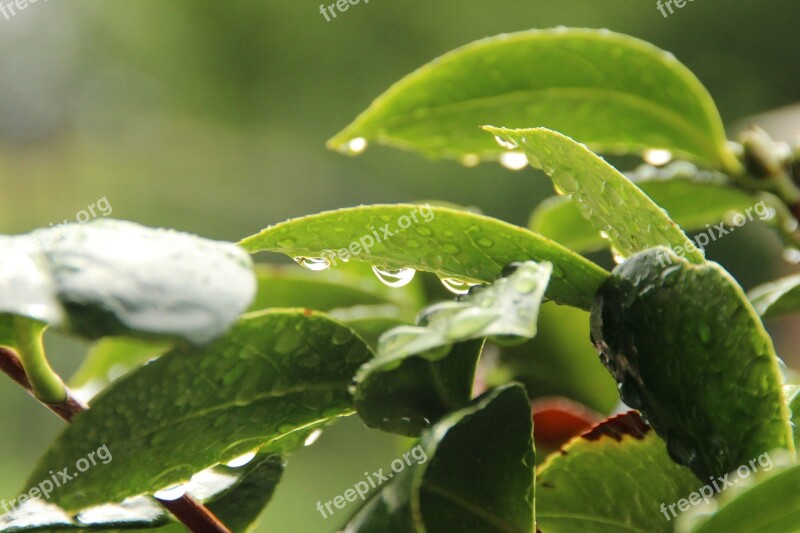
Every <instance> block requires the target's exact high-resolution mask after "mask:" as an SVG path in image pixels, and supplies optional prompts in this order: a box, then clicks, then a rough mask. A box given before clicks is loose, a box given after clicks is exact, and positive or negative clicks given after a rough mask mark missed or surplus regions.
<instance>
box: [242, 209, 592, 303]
mask: <svg viewBox="0 0 800 533" xmlns="http://www.w3.org/2000/svg"><path fill="white" fill-rule="evenodd" d="M423 209H427V210H429V211H427V212H428V213H429V214H430V215H431V216H430V217H429V221H427V222H425V221H424V220H420V221H419V223H417V224H415V225H413V226H411V227H409V228H407V229H406V230H402V231H397V230H398V226H397V225H396V222H394V223H393V222H392V221H398V220H399V219H400V218H401V217H403V216H408V215H409V213H410V212H412V211H414V210H423ZM384 226H385V227H387V229H388V230H389V231H397V232H396V233H395V234H393V235H392V236H391V237H390V238H386V239H382V240H381V241H380V242H376V243H374V246H372V247H371V248H370V251H369V253H360V254H357V255H354V256H353V257H351V258H350V259H351V260H352V261H365V262H368V263H370V264H372V265H374V266H386V267H390V268H406V267H409V268H414V269H417V270H423V271H428V272H434V273H436V274H438V275H439V276H440V277H443V278H460V279H464V280H465V281H477V282H490V281H492V280H494V279H495V278H496V277H497V276H498V275H500V273H501V271H502V269H503V267H504V266H506V265H507V264H509V263H511V262H514V261H526V260H534V261H540V262H543V261H547V262H550V263H552V264H553V276H552V280H551V282H550V285H549V286H548V292H547V297H548V298H550V299H552V300H555V301H557V302H559V303H564V304H568V305H573V306H576V307H581V308H584V309H588V308H589V307H590V305H591V304H590V302H591V295H592V294H594V292H595V291H596V290H597V287H599V285H600V284H601V283H602V282H603V280H604V279H605V278H606V277H607V273H606V272H605V271H604V270H603V269H601V268H600V267H598V266H597V265H595V264H594V263H592V262H590V261H588V260H586V259H584V258H582V257H581V256H579V255H577V254H575V253H573V252H571V251H570V250H567V249H566V248H564V247H562V246H560V245H558V244H556V243H554V242H552V241H550V240H548V239H545V238H543V237H541V236H539V235H537V234H535V233H533V232H530V231H528V230H525V229H523V228H520V227H517V226H513V225H511V224H507V223H505V222H502V221H500V220H496V219H493V218H489V217H484V216H481V215H475V214H473V213H468V212H465V211H456V210H453V209H448V208H445V207H431V206H415V205H410V204H408V205H406V204H398V205H374V206H362V207H354V208H348V209H340V210H337V211H328V212H325V213H320V214H318V215H311V216H306V217H302V218H296V219H292V220H289V221H287V222H283V223H280V224H276V225H274V226H270V227H269V228H267V229H265V230H263V231H262V232H261V233H258V234H256V235H253V236H251V237H248V238H246V239H244V240H243V241H242V242H241V245H242V246H243V247H244V248H245V249H247V250H249V251H250V252H259V251H272V252H281V253H284V254H286V255H289V256H291V257H313V258H330V261H331V262H333V260H336V259H337V257H338V256H336V253H337V251H338V250H341V249H345V248H349V247H350V245H351V244H352V243H358V242H359V239H361V238H363V237H366V236H369V235H372V231H377V230H375V229H374V228H382V227H384ZM370 228H372V229H370ZM373 241H374V239H373Z"/></svg>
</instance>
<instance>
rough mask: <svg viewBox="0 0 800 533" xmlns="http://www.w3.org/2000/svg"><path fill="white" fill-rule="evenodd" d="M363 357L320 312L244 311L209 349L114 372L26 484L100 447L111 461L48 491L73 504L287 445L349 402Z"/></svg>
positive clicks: (167, 482) (118, 496) (356, 342)
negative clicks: (115, 378)
mask: <svg viewBox="0 0 800 533" xmlns="http://www.w3.org/2000/svg"><path fill="white" fill-rule="evenodd" d="M368 356H369V349H368V348H367V347H366V346H365V345H364V343H363V341H361V340H360V339H359V338H357V337H356V336H355V335H354V334H353V333H352V332H351V331H350V330H348V329H346V328H345V327H343V326H341V325H339V324H338V323H336V322H333V321H331V320H330V319H328V318H326V317H325V316H324V315H320V314H317V313H313V312H310V311H305V312H299V311H292V310H287V311H273V312H266V313H258V314H253V315H248V316H247V317H246V318H244V319H242V320H241V321H240V322H239V323H238V324H237V325H236V326H235V327H234V328H233V329H232V330H231V331H230V332H229V333H228V334H227V335H225V336H224V337H223V338H221V339H219V340H217V341H215V342H214V343H213V344H211V345H210V346H208V347H207V348H204V349H193V350H191V351H190V352H188V353H187V351H185V350H181V349H176V350H173V351H171V352H170V353H168V354H167V355H164V356H163V357H161V358H160V359H158V360H157V361H155V362H153V363H151V364H148V365H145V366H144V367H142V368H140V369H138V370H137V371H135V372H132V373H130V374H128V375H127V376H126V377H125V378H123V379H121V380H119V381H117V382H115V383H114V384H113V385H112V386H111V387H110V388H109V389H108V390H107V391H105V392H104V393H103V394H101V395H100V396H99V397H98V398H97V400H96V401H95V403H94V405H93V406H92V409H91V410H89V411H87V412H86V413H84V414H82V415H79V416H78V417H77V418H76V419H75V421H74V423H73V424H72V425H71V426H69V427H68V428H67V429H66V431H64V433H62V435H61V436H60V437H59V438H58V439H57V440H56V442H55V444H54V445H53V446H52V447H51V449H50V450H49V451H48V452H47V454H46V455H45V456H44V457H43V458H42V460H41V461H40V462H39V465H38V466H37V468H36V470H35V471H34V473H33V474H32V475H31V478H30V480H31V481H30V483H29V485H31V484H33V483H36V482H38V480H41V479H45V478H47V477H49V475H48V474H47V472H48V471H49V470H53V469H56V470H60V469H62V468H64V467H65V466H66V467H70V469H71V471H74V468H72V467H73V466H74V465H76V461H78V460H79V459H81V458H84V457H86V456H87V454H89V453H90V452H92V451H94V450H97V449H98V448H99V447H101V446H106V447H107V449H108V451H109V453H110V454H112V456H113V460H111V461H109V462H108V464H98V465H97V466H94V467H92V468H90V469H88V470H87V471H86V472H83V473H81V474H80V476H79V477H76V478H75V479H74V480H72V481H70V483H69V484H67V485H65V486H63V487H61V488H58V489H56V490H55V491H54V493H53V494H52V496H51V500H50V501H51V502H53V503H56V504H59V505H60V506H61V507H63V508H64V509H66V510H67V511H68V512H74V511H77V510H80V509H82V508H85V507H88V506H91V505H95V504H100V503H105V502H116V501H121V500H123V499H124V498H126V497H129V496H134V495H137V494H143V493H153V492H154V491H157V490H160V489H163V488H165V487H168V486H171V485H174V484H178V483H185V482H186V481H188V480H189V478H190V477H191V476H192V475H193V474H194V473H196V472H198V471H200V470H203V469H204V468H208V467H210V466H213V465H215V464H217V463H221V462H222V463H224V462H227V461H230V460H231V459H234V458H236V457H238V456H240V455H242V454H245V453H247V452H250V451H252V450H260V452H261V453H282V452H285V451H286V450H288V449H291V448H293V447H295V446H297V445H298V444H302V442H303V439H304V438H305V437H306V436H307V435H308V434H309V432H310V431H313V430H314V429H316V428H318V427H321V426H323V425H325V424H327V423H329V422H331V421H332V420H334V419H335V418H337V417H341V416H346V415H349V414H351V413H352V404H351V399H350V395H349V393H348V392H347V385H348V384H349V382H350V380H351V378H352V376H353V374H354V373H355V371H356V369H357V368H358V367H359V366H360V365H361V364H362V363H363V362H364V360H365V359H367V358H368Z"/></svg>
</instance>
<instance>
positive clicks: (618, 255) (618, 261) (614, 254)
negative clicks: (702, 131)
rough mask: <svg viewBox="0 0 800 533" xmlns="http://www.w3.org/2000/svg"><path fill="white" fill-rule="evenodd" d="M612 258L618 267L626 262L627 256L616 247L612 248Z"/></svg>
mask: <svg viewBox="0 0 800 533" xmlns="http://www.w3.org/2000/svg"><path fill="white" fill-rule="evenodd" d="M611 256H612V257H613V258H614V262H615V263H616V264H618V265H621V264H622V263H623V262H624V261H625V256H624V255H622V253H621V252H620V251H619V250H617V248H616V247H614V246H612V247H611Z"/></svg>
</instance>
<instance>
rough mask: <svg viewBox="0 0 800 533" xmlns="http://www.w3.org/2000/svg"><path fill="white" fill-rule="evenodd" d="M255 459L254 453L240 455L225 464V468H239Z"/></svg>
mask: <svg viewBox="0 0 800 533" xmlns="http://www.w3.org/2000/svg"><path fill="white" fill-rule="evenodd" d="M255 457H256V452H247V453H246V454H244V455H240V456H239V457H237V458H236V459H232V460H230V461H228V462H227V463H226V465H227V466H229V467H231V468H239V467H240V466H244V465H246V464H247V463H249V462H250V461H252V460H253V459H255Z"/></svg>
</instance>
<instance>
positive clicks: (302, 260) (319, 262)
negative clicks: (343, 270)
mask: <svg viewBox="0 0 800 533" xmlns="http://www.w3.org/2000/svg"><path fill="white" fill-rule="evenodd" d="M294 260H295V261H296V262H297V264H298V265H300V266H302V267H305V268H307V269H309V270H313V271H314V272H319V271H320V270H325V269H327V268H330V267H331V262H330V261H328V260H327V259H325V258H324V257H302V256H301V257H295V258H294Z"/></svg>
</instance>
